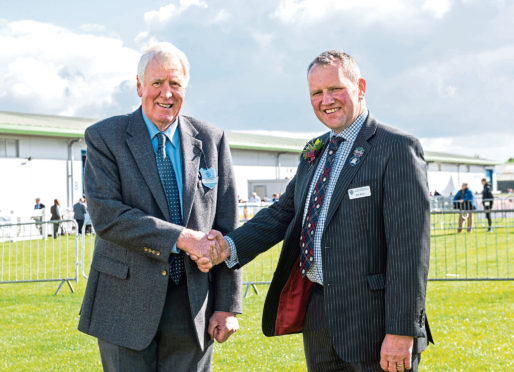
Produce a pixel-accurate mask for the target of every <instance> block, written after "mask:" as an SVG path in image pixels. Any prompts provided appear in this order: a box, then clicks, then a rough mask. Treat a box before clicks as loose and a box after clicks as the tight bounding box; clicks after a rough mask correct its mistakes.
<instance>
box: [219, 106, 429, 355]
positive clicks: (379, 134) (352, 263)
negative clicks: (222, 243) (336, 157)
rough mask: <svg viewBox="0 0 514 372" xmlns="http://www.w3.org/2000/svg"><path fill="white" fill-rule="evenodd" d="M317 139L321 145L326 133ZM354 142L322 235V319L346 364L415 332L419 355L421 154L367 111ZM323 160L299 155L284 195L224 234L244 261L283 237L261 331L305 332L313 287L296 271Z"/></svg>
mask: <svg viewBox="0 0 514 372" xmlns="http://www.w3.org/2000/svg"><path fill="white" fill-rule="evenodd" d="M319 138H320V139H321V140H322V141H323V143H324V144H325V147H326V144H327V143H328V142H329V134H328V133H327V134H325V135H323V136H321V137H319ZM359 147H362V148H363V149H364V150H363V152H364V153H363V155H362V156H361V158H360V162H358V163H357V164H356V165H353V166H352V165H351V164H350V161H349V160H350V158H351V156H349V159H347V161H346V163H345V165H344V168H343V170H342V171H341V174H340V176H339V179H338V180H337V183H336V188H335V190H334V193H333V195H332V199H331V202H330V206H329V210H328V214H327V220H326V224H325V230H324V232H323V235H322V241H321V248H322V252H321V253H322V262H323V283H324V294H325V296H324V298H325V305H324V306H325V315H326V317H327V320H328V323H329V327H330V334H331V337H332V344H333V345H334V348H335V350H336V351H337V353H338V355H339V356H340V357H341V358H342V359H343V360H345V361H348V362H363V361H378V360H379V358H380V347H381V344H382V341H383V339H384V336H385V334H386V333H390V334H396V335H410V336H413V337H415V346H414V348H415V351H417V352H421V351H422V350H423V349H424V348H425V347H426V345H427V340H431V335H430V330H429V328H428V323H427V322H426V318H425V293H426V282H427V275H428V264H429V251H430V212H429V201H428V186H427V178H426V164H425V161H424V158H423V150H422V148H421V145H420V143H419V141H418V140H417V139H415V138H414V137H412V136H409V135H406V134H404V133H402V132H400V131H398V130H396V129H394V128H391V127H388V126H386V125H383V124H380V123H378V122H377V121H376V120H375V119H374V118H373V116H372V115H371V114H369V116H368V119H367V121H366V122H365V123H364V125H363V127H362V128H361V130H360V132H359V134H358V136H357V138H356V141H355V143H354V145H353V149H357V148H359ZM353 149H352V151H351V153H352V152H353ZM351 153H350V154H351ZM320 158H321V155H319V156H317V158H316V160H315V162H314V163H313V164H312V165H311V164H309V163H308V162H307V160H304V159H303V158H301V159H300V164H299V166H298V170H297V173H296V176H295V177H294V178H293V179H292V180H291V182H290V183H289V185H288V187H287V189H286V192H285V193H284V195H283V196H282V197H281V198H280V200H279V201H278V202H276V203H274V204H273V205H272V206H270V207H269V208H267V209H264V210H262V211H261V212H259V213H258V214H257V215H256V216H255V217H254V218H253V219H251V220H250V221H249V222H248V223H246V224H245V225H244V226H242V227H240V228H239V229H237V230H235V231H234V232H232V233H231V234H229V236H230V238H232V239H233V240H234V242H235V245H236V247H237V253H238V259H239V262H240V264H241V265H244V264H246V263H248V262H249V261H251V260H252V259H253V258H254V257H255V256H257V255H258V254H259V253H262V252H264V251H266V250H267V249H268V248H270V247H272V246H274V245H275V244H277V243H278V242H280V241H281V240H283V247H282V252H281V255H280V259H279V262H278V264H277V268H276V271H275V273H274V275H273V280H272V283H271V286H270V289H269V291H268V294H267V298H266V302H265V305H264V311H263V322H262V326H263V331H264V333H265V334H266V335H267V336H274V335H280V334H287V333H295V332H301V331H302V327H303V320H304V316H305V308H306V304H307V300H308V294H309V288H311V286H310V285H309V284H308V283H310V282H309V281H308V280H307V279H303V278H301V276H300V275H299V265H298V259H299V255H300V247H299V240H300V233H301V223H302V217H303V210H304V205H305V200H306V196H307V192H308V189H309V185H310V183H311V181H312V177H313V174H314V172H315V169H316V167H317V165H318V161H319V159H320ZM366 186H369V190H370V195H369V196H364V197H360V198H350V197H349V194H350V192H351V190H352V189H357V188H361V187H366ZM307 282H308V283H307Z"/></svg>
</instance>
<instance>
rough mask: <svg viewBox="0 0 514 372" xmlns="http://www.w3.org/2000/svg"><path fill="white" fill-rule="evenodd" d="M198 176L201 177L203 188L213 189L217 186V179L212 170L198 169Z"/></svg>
mask: <svg viewBox="0 0 514 372" xmlns="http://www.w3.org/2000/svg"><path fill="white" fill-rule="evenodd" d="M200 175H201V176H202V183H203V184H204V186H205V187H208V188H209V189H213V188H214V186H216V185H217V184H218V177H216V174H215V173H214V168H212V167H211V168H207V169H204V168H200Z"/></svg>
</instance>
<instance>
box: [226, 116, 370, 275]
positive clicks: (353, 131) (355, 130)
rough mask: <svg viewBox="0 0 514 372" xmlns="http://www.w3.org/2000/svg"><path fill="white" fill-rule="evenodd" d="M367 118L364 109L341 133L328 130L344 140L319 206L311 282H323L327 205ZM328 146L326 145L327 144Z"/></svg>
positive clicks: (230, 261)
mask: <svg viewBox="0 0 514 372" xmlns="http://www.w3.org/2000/svg"><path fill="white" fill-rule="evenodd" d="M367 118H368V110H365V111H364V112H363V113H362V114H360V115H359V116H358V117H357V119H355V121H354V122H353V123H352V124H350V126H349V127H348V128H346V129H345V130H343V131H342V132H341V133H336V132H334V131H331V132H330V138H332V137H333V136H340V137H343V138H344V139H345V140H344V141H343V143H341V146H339V149H338V150H337V154H336V159H335V161H334V164H333V166H332V169H331V171H330V179H329V180H328V187H327V192H326V194H325V199H324V200H323V205H322V207H321V213H320V216H319V219H318V225H317V226H316V232H315V233H314V262H313V264H311V266H310V268H309V271H308V272H307V278H309V280H311V281H312V282H315V283H319V284H323V263H322V259H321V237H322V235H323V230H324V229H325V221H326V218H327V212H328V207H329V206H330V200H331V199H332V194H333V193H334V189H335V186H336V183H337V179H338V178H339V175H340V174H341V171H342V170H343V167H344V164H345V162H346V159H347V158H348V155H349V154H350V152H351V151H352V149H353V143H354V142H355V139H356V138H357V135H358V134H359V131H360V130H361V128H362V125H363V124H364V122H365V121H366V119H367ZM327 147H328V146H327ZM326 159H327V151H325V152H324V153H323V155H322V157H321V159H320V162H319V164H318V167H317V168H316V172H315V173H314V177H313V178H312V182H311V185H310V187H309V192H308V193H307V199H306V200H305V206H304V209H303V219H302V221H304V220H305V216H306V215H307V209H308V207H309V201H310V199H311V195H312V191H313V190H314V186H316V182H317V181H318V178H319V176H320V175H321V173H323V168H324V167H325V162H326ZM225 238H226V239H227V242H228V244H229V245H230V258H228V259H227V260H226V261H225V262H226V264H227V266H228V267H233V266H235V265H236V264H237V263H238V259H237V249H236V246H235V243H234V241H233V240H232V239H230V237H228V236H227V237H225ZM298 249H299V248H298ZM298 252H299V251H298Z"/></svg>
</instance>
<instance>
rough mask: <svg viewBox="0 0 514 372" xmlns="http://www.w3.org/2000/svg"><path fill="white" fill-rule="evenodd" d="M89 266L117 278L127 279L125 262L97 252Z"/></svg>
mask: <svg viewBox="0 0 514 372" xmlns="http://www.w3.org/2000/svg"><path fill="white" fill-rule="evenodd" d="M91 267H93V268H94V269H96V270H98V271H100V272H101V273H104V274H108V275H111V276H114V277H115V278H118V279H127V276H128V269H129V267H128V265H127V264H124V263H123V262H119V261H116V260H114V259H112V258H109V257H106V256H102V255H98V254H97V255H95V256H94V257H93V262H91Z"/></svg>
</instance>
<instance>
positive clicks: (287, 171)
mask: <svg viewBox="0 0 514 372" xmlns="http://www.w3.org/2000/svg"><path fill="white" fill-rule="evenodd" d="M94 122H95V120H90V119H80V118H71V117H59V116H49V115H33V114H24V113H11V112H1V111H0V176H1V179H2V181H1V182H0V215H6V214H9V213H12V212H11V211H14V213H16V214H17V215H20V214H26V213H28V212H30V211H32V209H33V206H34V199H35V198H36V197H40V198H41V200H42V202H43V203H44V204H45V205H46V206H47V208H49V207H50V206H51V205H52V204H53V200H54V199H59V200H60V202H61V206H64V207H71V206H72V205H73V204H74V203H75V202H76V201H77V200H78V199H79V197H81V196H82V194H83V180H82V174H83V168H84V164H85V161H86V146H85V143H84V141H83V135H84V130H85V129H86V128H87V127H88V126H89V125H91V124H93V123H94ZM227 135H228V138H229V143H230V148H231V151H232V157H233V162H234V168H235V174H236V182H237V190H238V194H239V195H240V197H241V198H242V199H244V200H248V198H249V196H250V195H251V193H252V192H253V191H255V192H257V194H259V196H261V198H264V197H270V196H271V195H272V194H273V193H277V194H280V193H282V192H284V191H285V187H286V185H287V183H288V182H289V180H290V179H291V178H292V177H293V176H294V174H295V172H296V166H297V164H298V160H299V156H300V152H301V150H302V149H303V147H304V145H305V143H306V140H303V139H295V138H284V137H276V136H263V135H254V134H246V133H239V132H227ZM425 157H426V160H427V163H428V171H429V173H428V178H429V188H430V191H431V192H435V191H436V190H437V191H438V192H439V193H442V194H444V193H450V192H451V193H455V191H456V190H457V189H458V188H459V187H460V184H461V183H462V182H467V183H468V184H469V186H470V189H471V190H473V191H475V192H477V191H480V190H481V189H482V186H481V184H480V179H481V178H483V177H488V178H489V179H490V180H491V181H492V184H493V189H495V184H496V176H495V171H494V168H495V165H497V164H499V163H497V162H494V161H490V160H485V159H480V158H475V157H466V156H458V155H453V154H441V153H433V152H430V151H426V152H425Z"/></svg>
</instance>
